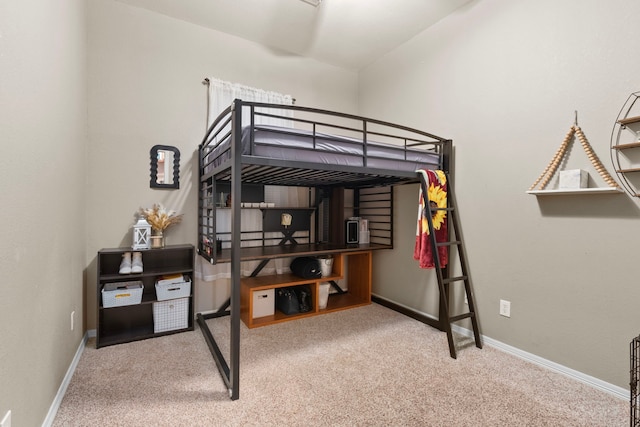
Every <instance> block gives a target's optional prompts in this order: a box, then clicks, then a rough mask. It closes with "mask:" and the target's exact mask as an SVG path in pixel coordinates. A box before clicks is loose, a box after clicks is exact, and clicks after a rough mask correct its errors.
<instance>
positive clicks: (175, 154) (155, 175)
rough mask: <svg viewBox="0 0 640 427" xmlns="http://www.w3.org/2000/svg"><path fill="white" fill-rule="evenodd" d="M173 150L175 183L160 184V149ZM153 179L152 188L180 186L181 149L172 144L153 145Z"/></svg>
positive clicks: (150, 184) (150, 183)
mask: <svg viewBox="0 0 640 427" xmlns="http://www.w3.org/2000/svg"><path fill="white" fill-rule="evenodd" d="M160 150H165V151H172V152H173V183H171V184H158V151H160ZM150 170H151V181H150V182H149V186H150V187H151V188H169V189H172V188H180V150H178V148H176V147H172V146H170V145H154V146H153V147H151V169H150Z"/></svg>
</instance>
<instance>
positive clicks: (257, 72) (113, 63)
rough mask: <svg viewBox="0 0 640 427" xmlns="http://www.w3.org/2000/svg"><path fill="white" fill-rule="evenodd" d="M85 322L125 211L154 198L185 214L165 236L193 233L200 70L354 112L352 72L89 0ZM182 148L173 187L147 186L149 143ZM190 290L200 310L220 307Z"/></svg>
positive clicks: (123, 238)
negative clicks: (99, 266) (101, 256)
mask: <svg viewBox="0 0 640 427" xmlns="http://www.w3.org/2000/svg"><path fill="white" fill-rule="evenodd" d="M88 16H89V17H88V20H89V21H88V24H89V25H88V31H89V54H88V57H89V143H90V151H89V173H88V182H89V191H88V205H87V209H88V218H89V238H88V243H87V248H88V260H87V262H88V265H89V268H88V271H89V274H88V278H87V290H86V293H87V314H88V319H87V320H88V322H87V325H88V328H89V329H95V327H96V326H95V316H96V291H95V270H96V262H95V255H96V252H97V251H98V250H99V249H101V248H105V247H119V246H130V245H131V230H130V227H131V225H132V224H133V215H134V213H135V212H136V211H137V209H138V208H139V207H141V206H151V205H152V204H153V203H156V202H161V203H163V204H164V205H165V206H166V207H168V208H171V209H175V210H176V211H178V212H181V213H184V215H185V216H184V220H183V222H182V223H181V224H179V225H177V226H175V227H174V228H172V229H169V231H168V232H167V241H168V243H169V244H171V243H192V244H195V243H196V240H197V231H196V223H197V216H196V215H197V214H196V207H197V158H196V157H195V154H196V152H197V147H198V144H199V143H200V142H201V139H202V137H203V135H204V131H205V118H206V117H205V116H206V87H205V86H204V85H202V80H203V79H204V78H205V77H217V78H221V79H223V80H228V81H232V82H238V83H242V84H245V85H249V86H254V87H259V88H264V89H268V90H273V91H277V92H281V93H287V94H291V95H293V96H294V97H295V98H296V99H297V103H298V104H299V105H311V106H317V107H322V108H329V109H336V110H341V111H347V112H356V110H357V96H356V93H357V74H356V73H355V72H352V71H345V70H342V69H340V68H336V67H333V66H329V65H325V64H322V63H319V62H316V61H312V60H308V59H304V58H301V57H296V56H291V55H285V54H283V53H282V52H274V51H273V50H270V49H267V48H265V47H263V46H260V45H258V44H255V43H251V42H248V41H246V40H243V39H240V38H237V37H234V36H230V35H227V34H224V33H220V32H217V31H212V30H209V29H206V28H204V27H200V26H196V25H193V24H189V23H187V22H184V21H181V20H177V19H173V18H169V17H166V16H164V15H160V14H157V13H153V12H149V11H147V10H145V9H140V8H135V7H131V6H128V5H125V4H122V3H119V2H116V1H111V0H90V1H89V15H88ZM155 144H164V145H173V146H176V147H178V149H179V150H180V153H181V167H180V169H181V170H180V172H181V177H180V190H177V191H176V190H174V191H168V190H152V189H150V188H149V150H150V149H151V147H152V146H153V145H155ZM205 288H206V286H205V287H201V286H199V287H198V288H197V289H196V297H197V307H198V310H199V311H206V310H212V309H214V308H217V307H218V305H217V303H216V302H215V301H213V300H211V301H210V298H211V299H212V294H211V292H210V290H209V289H205Z"/></svg>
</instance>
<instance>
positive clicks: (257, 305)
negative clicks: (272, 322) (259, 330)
mask: <svg viewBox="0 0 640 427" xmlns="http://www.w3.org/2000/svg"><path fill="white" fill-rule="evenodd" d="M252 294H253V316H252V318H253V319H255V318H257V317H264V316H273V314H274V312H275V307H276V300H275V292H274V290H273V289H265V290H264V291H253V292H252Z"/></svg>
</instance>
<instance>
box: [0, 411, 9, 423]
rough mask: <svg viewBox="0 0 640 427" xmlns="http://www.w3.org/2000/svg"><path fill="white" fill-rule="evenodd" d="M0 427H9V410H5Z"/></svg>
mask: <svg viewBox="0 0 640 427" xmlns="http://www.w3.org/2000/svg"><path fill="white" fill-rule="evenodd" d="M0 427H11V411H7V413H6V414H5V415H4V418H3V419H2V421H0Z"/></svg>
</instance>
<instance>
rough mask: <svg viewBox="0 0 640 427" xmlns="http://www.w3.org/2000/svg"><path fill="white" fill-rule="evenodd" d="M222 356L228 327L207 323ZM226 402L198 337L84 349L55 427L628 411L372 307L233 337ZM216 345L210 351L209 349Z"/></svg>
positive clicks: (584, 416) (577, 417) (517, 418)
mask: <svg viewBox="0 0 640 427" xmlns="http://www.w3.org/2000/svg"><path fill="white" fill-rule="evenodd" d="M208 324H209V325H210V327H211V329H212V331H213V333H214V336H216V339H217V340H218V342H219V344H220V345H221V347H226V348H223V352H224V353H225V354H226V353H227V352H228V324H229V319H228V318H222V319H215V320H209V321H208ZM241 336H242V340H241V365H240V368H241V370H240V399H239V400H237V401H231V400H230V399H229V397H228V396H229V395H228V391H227V389H226V387H225V386H224V383H223V381H222V379H221V378H220V376H219V373H218V370H217V368H216V366H215V362H214V361H213V358H212V357H211V354H210V353H209V349H208V347H207V345H206V343H205V341H204V339H203V337H202V333H201V331H200V330H199V329H198V328H197V327H196V330H195V331H192V332H186V333H180V334H175V335H170V336H165V337H160V338H154V339H149V340H145V341H138V342H134V343H128V344H122V345H117V346H111V347H105V348H102V349H99V350H96V349H95V344H94V342H93V340H90V341H89V343H88V344H87V348H86V349H85V350H84V353H83V355H82V358H81V360H80V362H79V364H78V367H77V369H76V372H75V374H74V376H73V379H72V380H71V383H70V384H69V387H68V389H67V392H66V395H65V397H64V399H63V401H62V403H61V406H60V408H59V410H58V414H57V417H56V419H55V421H54V426H56V427H59V426H290V425H305V426H606V427H611V426H626V425H628V424H629V415H628V402H626V401H624V400H622V399H619V398H616V397H614V396H611V395H609V394H606V393H603V392H600V391H598V390H595V389H593V388H591V387H588V386H586V385H584V384H582V383H580V382H577V381H575V380H572V379H570V378H567V377H565V376H564V375H561V374H557V373H554V372H551V371H548V370H545V369H543V368H540V367H538V366H536V365H533V364H530V363H528V362H526V361H523V360H521V359H518V358H516V357H513V356H511V355H508V354H506V353H503V352H501V351H499V350H496V349H494V348H491V347H486V346H485V348H484V349H482V350H480V349H477V348H476V347H475V346H473V344H472V342H468V343H467V344H464V343H463V344H462V345H461V344H460V343H462V342H463V340H466V339H465V338H462V337H457V339H458V349H459V353H458V359H457V360H454V359H451V358H450V357H449V351H448V347H447V338H446V335H445V334H444V333H442V332H439V331H437V330H435V329H433V328H431V327H429V326H426V325H424V324H422V323H420V322H418V321H415V320H413V319H410V318H408V317H406V316H403V315H401V314H399V313H396V312H394V311H392V310H389V309H387V308H385V307H382V306H379V305H377V304H372V305H370V306H367V307H362V308H356V309H351V310H346V311H342V312H337V313H333V314H328V315H323V316H316V317H312V318H307V319H301V320H297V321H292V322H287V323H283V324H278V325H272V326H267V327H263V328H257V329H252V330H249V329H247V328H246V327H245V326H244V324H243V325H242V327H241ZM218 338H219V339H218Z"/></svg>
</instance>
